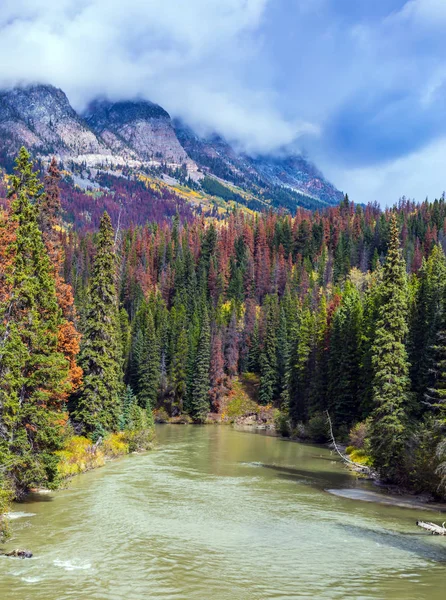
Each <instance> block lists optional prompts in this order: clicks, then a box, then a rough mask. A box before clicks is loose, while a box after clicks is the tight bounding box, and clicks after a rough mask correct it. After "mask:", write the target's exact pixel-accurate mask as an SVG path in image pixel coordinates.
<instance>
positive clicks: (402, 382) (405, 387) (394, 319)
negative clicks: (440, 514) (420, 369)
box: [370, 214, 410, 481]
mask: <svg viewBox="0 0 446 600" xmlns="http://www.w3.org/2000/svg"><path fill="white" fill-rule="evenodd" d="M407 312H408V297H407V277H406V270H405V263H404V260H403V258H402V256H401V252H400V249H399V233H398V225H397V220H396V215H395V214H393V215H392V219H391V225H390V242H389V250H388V254H387V259H386V262H385V264H384V269H383V281H382V285H381V289H380V308H379V317H378V322H377V324H376V333H375V340H374V343H373V347H372V367H373V372H374V378H373V402H374V406H375V408H374V410H373V413H372V421H371V433H370V443H371V450H372V456H373V460H374V464H375V466H376V467H377V469H378V471H379V473H380V475H381V477H382V478H383V479H386V480H392V481H400V480H401V479H402V478H403V473H404V458H405V450H406V444H407V440H408V437H409V419H408V414H409V407H410V379H409V363H408V358H407V352H406V347H405V341H406V336H407V333H408V326H407Z"/></svg>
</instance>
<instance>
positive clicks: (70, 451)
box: [0, 427, 155, 542]
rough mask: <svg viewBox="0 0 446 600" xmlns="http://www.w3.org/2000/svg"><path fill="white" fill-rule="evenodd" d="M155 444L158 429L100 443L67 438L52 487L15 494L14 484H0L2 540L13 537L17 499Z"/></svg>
mask: <svg viewBox="0 0 446 600" xmlns="http://www.w3.org/2000/svg"><path fill="white" fill-rule="evenodd" d="M154 444H155V429H154V427H151V428H150V429H144V430H137V431H136V430H134V431H132V430H128V431H123V432H118V433H110V434H109V435H108V436H106V437H105V438H104V439H102V438H99V439H98V440H97V441H96V442H92V441H91V440H90V439H88V438H86V437H83V436H72V437H70V438H68V439H67V441H66V443H65V445H64V448H63V450H60V451H58V452H56V453H55V454H56V456H57V458H58V464H57V479H56V481H55V485H54V486H53V487H52V489H46V488H32V487H31V488H29V489H28V490H26V491H20V493H14V491H13V489H12V487H11V486H10V485H9V486H8V487H6V483H5V482H4V483H3V487H2V486H0V542H1V541H2V540H7V539H8V538H9V537H10V528H9V522H10V520H11V519H10V518H9V515H10V506H11V504H12V502H14V501H24V500H26V497H27V496H29V494H48V493H50V492H52V491H57V490H58V489H63V488H64V487H66V485H67V484H68V482H69V481H70V479H72V478H73V477H75V476H76V475H81V474H83V473H87V472H89V471H92V470H95V469H98V468H100V467H103V466H105V465H106V464H107V463H108V462H110V461H113V460H116V459H118V458H121V457H123V456H125V455H127V454H130V453H141V452H145V451H148V450H151V449H152V448H153V447H154Z"/></svg>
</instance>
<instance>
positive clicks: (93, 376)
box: [73, 212, 122, 433]
mask: <svg viewBox="0 0 446 600" xmlns="http://www.w3.org/2000/svg"><path fill="white" fill-rule="evenodd" d="M115 275H116V269H115V254H114V236H113V227H112V224H111V221H110V217H109V216H108V214H107V213H106V212H105V213H104V215H103V217H102V219H101V224H100V227H99V233H98V237H97V247H96V257H95V260H94V264H93V273H92V278H91V284H90V290H89V299H88V306H87V308H86V312H85V324H84V330H83V332H82V333H83V337H82V346H81V354H80V359H79V363H80V365H81V367H82V369H83V371H84V381H83V385H82V388H81V389H80V391H79V393H78V394H77V396H76V398H75V408H74V411H73V418H74V420H75V421H77V422H79V423H81V424H82V426H83V428H84V430H85V431H86V432H88V433H93V432H94V430H95V429H96V428H98V429H103V430H106V431H116V430H117V428H118V418H119V413H120V397H121V390H122V367H121V356H122V354H121V345H120V327H119V313H118V303H117V296H116V288H115Z"/></svg>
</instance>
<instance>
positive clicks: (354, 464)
mask: <svg viewBox="0 0 446 600" xmlns="http://www.w3.org/2000/svg"><path fill="white" fill-rule="evenodd" d="M325 412H326V413H327V419H328V425H329V427H330V437H331V443H332V445H333V448H334V449H335V450H336V452H337V453H338V454H339V456H340V457H341V458H342V460H343V461H344V462H346V463H347V464H349V465H351V466H352V467H354V468H355V469H356V470H358V471H360V472H361V473H366V474H367V475H369V476H370V477H373V478H375V477H376V473H375V472H374V471H373V469H371V468H370V467H368V466H367V465H361V463H357V462H354V461H353V460H350V458H348V456H346V455H345V454H344V453H343V452H341V451H340V450H339V448H338V445H337V443H336V440H335V436H334V433H333V424H332V422H331V418H330V413H329V412H328V410H327V411H325Z"/></svg>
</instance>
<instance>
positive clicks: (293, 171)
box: [174, 120, 343, 204]
mask: <svg viewBox="0 0 446 600" xmlns="http://www.w3.org/2000/svg"><path fill="white" fill-rule="evenodd" d="M174 125H175V131H176V133H177V136H178V139H179V140H180V142H181V144H182V145H183V147H184V148H185V150H186V151H187V152H188V154H189V155H190V156H191V157H192V158H193V159H194V160H195V162H196V163H197V164H198V165H199V166H200V167H201V168H202V169H203V170H205V171H208V172H210V173H212V174H214V175H216V176H217V177H219V178H221V179H224V180H227V181H231V182H233V183H235V184H238V185H241V186H242V187H245V186H249V187H251V188H253V189H256V188H257V189H263V190H265V191H268V190H269V191H270V192H271V191H274V188H285V189H289V190H292V191H293V192H296V193H297V194H301V195H304V196H308V197H309V198H312V199H314V200H318V201H321V202H322V203H326V204H337V203H338V202H339V201H340V200H341V199H342V197H343V195H342V193H341V192H340V191H339V190H337V189H336V188H335V187H334V186H333V185H332V184H331V183H330V182H328V181H327V180H326V179H325V178H324V176H323V175H322V173H320V172H319V171H318V169H317V168H316V167H315V166H314V165H312V164H311V163H310V162H309V161H307V160H306V159H305V158H304V157H302V156H299V155H295V154H286V153H284V154H283V155H282V156H271V155H269V156H268V155H266V156H257V157H251V156H248V155H246V154H243V153H237V152H236V151H235V150H234V149H233V148H232V147H231V146H230V145H229V144H228V143H227V142H226V141H225V140H224V139H222V138H221V137H220V136H217V135H214V136H211V137H208V138H201V137H199V136H198V135H196V134H195V133H194V132H193V131H192V130H191V129H190V128H189V127H187V126H186V125H184V123H182V122H181V121H179V120H177V121H175V122H174ZM267 195H268V194H267ZM273 195H274V193H273Z"/></svg>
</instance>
